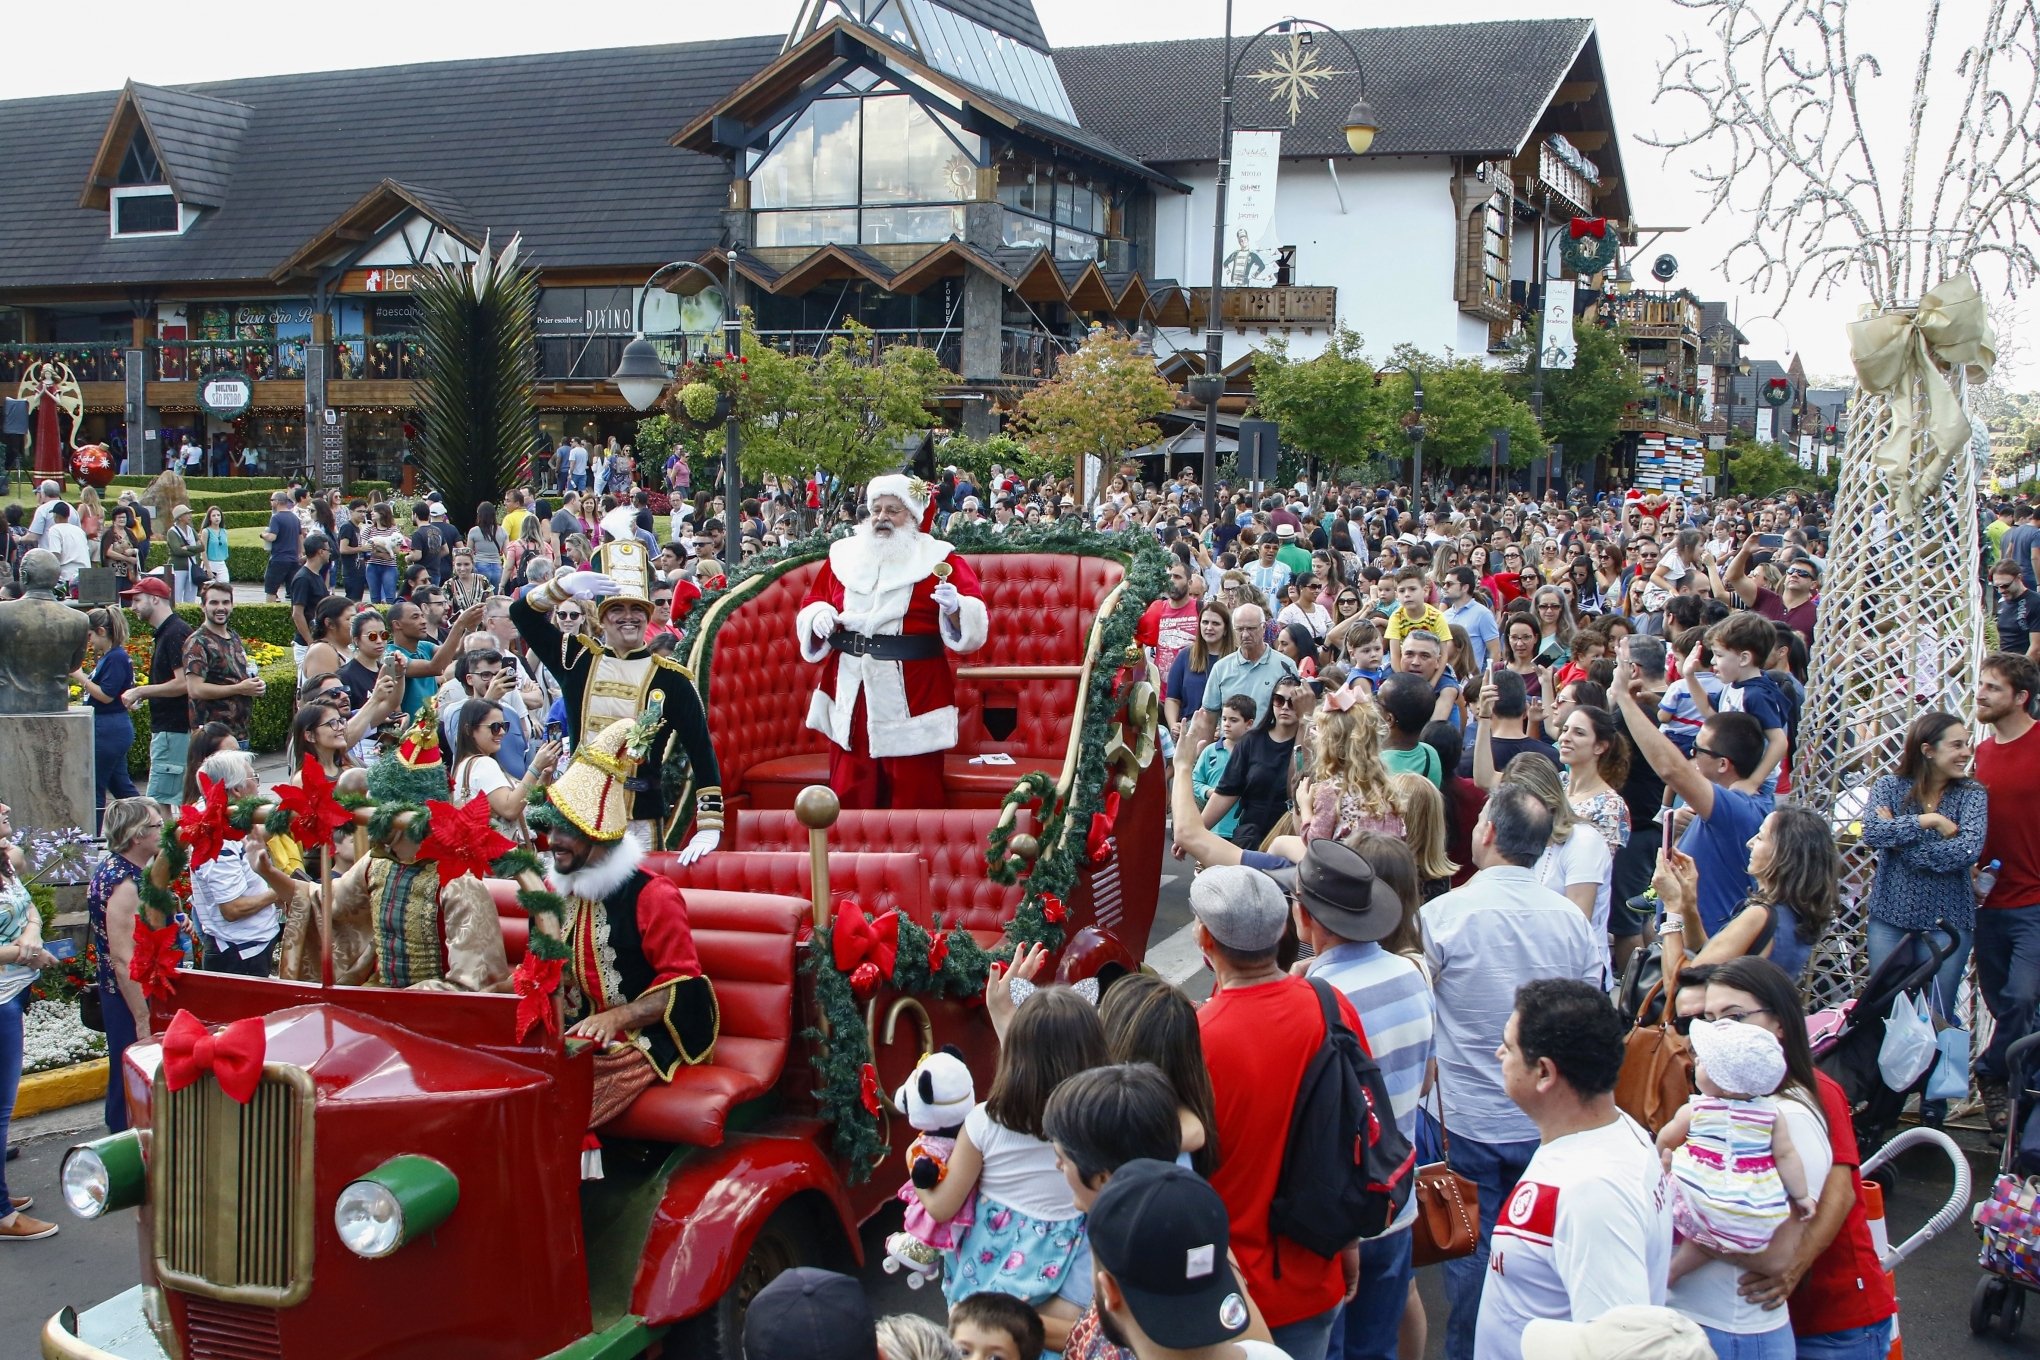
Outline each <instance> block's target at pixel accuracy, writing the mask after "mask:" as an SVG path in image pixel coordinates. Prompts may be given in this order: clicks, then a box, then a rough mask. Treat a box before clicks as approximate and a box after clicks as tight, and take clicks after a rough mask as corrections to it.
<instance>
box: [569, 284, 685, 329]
mask: <svg viewBox="0 0 2040 1360" xmlns="http://www.w3.org/2000/svg"><path fill="white" fill-rule="evenodd" d="M637 291H638V290H637V289H635V288H541V289H540V290H539V293H538V333H539V334H540V335H631V334H634V333H635V332H636V330H637ZM662 298H663V299H665V301H664V302H663V303H662V302H660V299H662ZM655 306H656V307H657V308H658V310H659V312H660V315H659V316H657V317H655V316H653V315H652V310H653V307H655ZM718 315H720V311H719V310H718ZM678 322H679V299H678V298H676V297H674V296H673V295H672V294H670V293H662V292H657V291H655V292H654V293H653V294H652V296H651V298H650V299H648V305H647V308H646V316H645V330H646V331H647V332H648V333H650V334H658V333H660V332H662V331H673V330H677V329H679V324H678Z"/></svg>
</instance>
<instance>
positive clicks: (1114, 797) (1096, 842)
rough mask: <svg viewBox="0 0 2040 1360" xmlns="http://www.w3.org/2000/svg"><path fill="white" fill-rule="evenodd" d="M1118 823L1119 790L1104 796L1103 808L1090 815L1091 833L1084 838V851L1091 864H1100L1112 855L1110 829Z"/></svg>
mask: <svg viewBox="0 0 2040 1360" xmlns="http://www.w3.org/2000/svg"><path fill="white" fill-rule="evenodd" d="M1118 821H1119V790H1117V789H1113V790H1111V791H1109V792H1108V793H1107V794H1106V795H1105V803H1104V806H1103V807H1102V808H1101V809H1100V810H1099V811H1097V812H1094V813H1092V814H1091V831H1090V834H1089V835H1088V836H1086V837H1085V838H1084V851H1085V853H1086V855H1087V856H1088V857H1089V858H1090V861H1091V863H1093V864H1102V863H1104V861H1105V857H1106V856H1107V855H1109V854H1111V853H1112V829H1113V827H1114V826H1115V825H1116V824H1117V823H1118Z"/></svg>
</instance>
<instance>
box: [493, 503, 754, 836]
mask: <svg viewBox="0 0 2040 1360" xmlns="http://www.w3.org/2000/svg"><path fill="white" fill-rule="evenodd" d="M604 525H605V532H613V533H615V535H616V537H615V538H614V539H613V540H612V541H610V542H607V543H604V544H603V545H602V547H601V549H600V550H599V551H598V552H597V553H596V557H595V560H596V563H597V565H598V566H599V567H600V570H597V571H573V572H566V573H563V574H561V575H559V576H555V577H553V578H552V579H551V580H549V581H545V582H542V583H540V584H539V585H537V586H534V587H533V588H532V589H530V590H528V591H526V592H525V593H524V594H523V596H522V597H520V598H518V599H515V600H512V601H511V602H510V622H511V623H512V624H513V625H514V626H515V627H516V629H517V631H518V633H519V635H521V636H522V637H523V638H524V641H525V643H526V645H527V646H528V647H529V648H530V649H531V655H532V656H533V657H534V658H535V659H536V660H538V661H539V662H540V663H541V664H543V665H544V666H545V668H546V669H547V670H548V671H550V672H551V673H552V675H553V678H554V679H555V680H557V681H558V682H559V686H560V690H561V693H562V695H563V697H564V699H565V707H566V714H567V739H568V741H569V743H570V744H571V745H572V746H573V747H574V748H575V749H577V750H578V749H579V748H580V746H581V743H582V742H584V741H586V740H587V739H588V737H589V736H591V735H592V734H594V733H596V732H600V731H602V730H603V729H604V728H605V727H607V726H608V725H609V724H611V723H613V722H616V721H618V720H619V719H621V720H623V721H626V722H628V721H630V720H632V719H635V718H636V717H637V716H638V715H639V714H641V713H643V712H644V711H645V710H646V708H647V707H648V706H650V705H651V703H652V702H653V701H654V700H657V701H658V704H659V708H660V712H661V713H662V714H663V716H664V721H663V722H662V723H661V724H660V726H659V729H658V734H657V735H656V736H655V737H654V738H653V740H652V746H651V749H650V750H649V751H648V752H647V753H646V755H645V758H644V763H643V767H642V773H641V774H638V775H633V776H632V777H631V779H630V780H629V782H628V783H627V784H626V785H625V786H623V787H622V788H620V789H619V790H618V793H619V794H620V795H621V796H622V798H623V799H624V801H625V804H626V806H627V807H628V816H627V820H628V821H630V822H632V823H634V824H635V823H642V824H643V825H644V830H645V836H646V844H647V845H659V846H666V845H671V844H672V843H673V842H674V839H675V838H676V837H677V836H678V834H679V833H680V831H681V829H682V828H683V827H684V826H685V825H686V816H687V810H688V805H689V802H690V800H691V802H692V805H693V811H694V836H693V838H692V839H691V840H689V841H688V842H687V847H686V849H685V850H683V851H682V852H681V855H680V860H681V863H683V864H692V863H693V862H694V861H695V860H697V859H699V858H701V857H702V856H703V855H705V854H707V853H708V852H709V851H711V850H713V849H715V847H716V846H717V845H718V844H719V843H720V842H721V840H722V775H721V774H720V773H719V772H718V771H717V768H716V760H715V747H714V745H713V744H712V743H711V742H710V741H709V739H708V715H707V713H706V712H705V711H704V710H703V708H702V704H701V692H700V691H699V690H697V689H696V688H695V687H694V676H693V673H692V672H690V671H689V670H688V669H687V668H686V667H685V666H683V665H681V664H680V663H679V662H677V661H675V660H673V658H671V657H669V656H660V655H658V654H657V653H655V652H653V651H652V650H651V649H650V648H649V646H647V644H646V640H645V634H646V630H647V629H649V628H650V627H651V622H652V600H651V594H650V588H651V580H652V567H651V559H650V558H649V557H647V556H646V554H645V547H644V544H642V543H640V542H638V541H637V539H636V538H635V537H634V536H632V534H631V530H630V529H629V527H628V512H627V511H625V510H617V511H615V512H612V514H611V516H610V518H609V519H607V520H605V521H604ZM610 526H614V527H613V528H611V527H610ZM569 597H573V598H576V599H582V600H591V601H596V600H599V602H598V603H596V604H595V605H594V610H595V616H596V619H597V620H598V621H599V623H600V626H601V634H602V636H601V638H600V639H599V640H598V639H596V638H594V637H591V636H589V635H588V634H586V633H579V632H576V633H562V632H561V631H560V629H559V625H558V624H556V623H554V622H553V620H552V612H553V610H555V609H557V608H558V607H559V605H560V602H561V601H562V600H565V599H567V598H569Z"/></svg>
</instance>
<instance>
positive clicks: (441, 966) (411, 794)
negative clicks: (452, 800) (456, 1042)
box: [277, 700, 510, 992]
mask: <svg viewBox="0 0 2040 1360" xmlns="http://www.w3.org/2000/svg"><path fill="white" fill-rule="evenodd" d="M368 793H369V797H370V798H372V799H374V801H375V804H376V806H377V808H379V809H383V810H384V811H385V816H384V817H383V818H379V819H378V822H373V823H371V826H373V827H379V829H380V830H381V835H380V836H379V837H376V838H375V839H376V842H377V843H376V844H374V846H373V847H372V849H371V851H370V853H369V854H367V855H364V856H363V857H362V858H361V859H359V860H356V861H355V863H354V867H353V868H351V869H349V870H348V871H347V872H346V873H344V874H342V875H341V876H340V877H339V878H338V879H336V880H334V883H333V978H334V980H335V981H336V982H338V983H340V984H341V985H342V986H347V987H410V988H415V989H417V990H419V991H432V992H507V991H509V990H510V961H509V959H508V958H507V957H506V956H505V954H504V952H503V926H502V922H501V921H500V920H499V919H498V917H497V915H496V904H495V902H494V901H493V900H492V899H491V898H490V896H489V890H488V888H487V887H485V886H484V885H483V883H482V880H481V879H479V878H476V877H475V876H474V875H472V874H467V875H463V876H462V877H459V878H456V879H454V880H453V881H452V882H450V883H444V884H442V883H441V882H440V881H439V866H438V864H436V863H435V862H433V861H431V860H421V859H420V858H419V857H418V856H419V848H420V845H421V843H422V838H421V837H420V836H419V835H418V833H417V829H416V828H417V822H416V821H415V820H413V819H397V818H391V817H388V816H387V814H388V812H389V811H390V810H403V809H405V808H420V809H422V808H423V807H424V805H425V804H426V802H427V801H428V800H433V799H437V800H441V801H444V800H445V799H446V798H447V797H448V796H449V794H450V793H451V789H450V787H449V786H448V784H447V780H446V765H445V763H444V762H443V761H442V760H441V759H440V758H439V705H438V702H437V701H436V700H435V701H433V702H430V703H427V704H426V705H425V707H424V708H423V709H422V710H421V711H420V712H419V714H418V717H417V719H416V720H415V721H414V722H413V723H412V725H411V728H410V730H409V731H407V732H405V733H404V738H403V740H402V741H401V742H400V743H399V744H398V746H397V749H396V750H394V751H392V752H390V753H389V754H387V755H385V756H383V757H382V758H381V759H379V760H377V761H376V763H375V764H374V765H373V766H372V767H371V768H370V769H369V772H368ZM385 822H386V823H387V824H386V825H382V823H385ZM318 896H319V889H318V885H317V884H308V885H306V886H305V887H304V888H303V889H302V890H300V891H299V892H298V894H297V896H296V898H295V899H294V900H293V901H292V903H291V907H290V911H289V914H288V915H287V916H286V917H285V919H284V924H283V935H282V942H281V945H280V946H279V948H278V950H277V976H279V977H282V978H287V979H291V980H293V981H298V982H317V981H318V980H319V952H320V951H319V911H318Z"/></svg>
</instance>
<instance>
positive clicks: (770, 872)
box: [645, 842, 934, 977]
mask: <svg viewBox="0 0 2040 1360" xmlns="http://www.w3.org/2000/svg"><path fill="white" fill-rule="evenodd" d="M679 858H680V857H679V856H678V855H676V854H671V853H660V854H655V855H648V856H646V857H645V869H646V871H647V872H650V873H661V874H664V875H666V877H668V878H670V879H672V880H673V881H674V882H676V883H678V884H679V885H680V887H681V889H682V890H683V891H684V892H686V893H687V894H688V899H687V900H688V901H689V903H692V902H693V900H694V897H693V894H694V893H695V891H696V890H697V889H701V888H717V889H721V890H723V891H725V892H757V893H771V894H773V895H774V896H778V897H798V898H800V899H802V900H803V901H812V899H811V898H810V897H809V896H808V894H809V883H808V853H807V849H806V846H805V842H803V845H802V849H801V850H800V852H799V853H798V854H795V853H793V852H792V851H751V852H742V851H735V850H723V851H718V852H717V853H715V854H713V855H709V856H707V857H705V858H703V859H699V860H696V861H695V862H694V863H692V864H689V865H685V866H683V865H681V864H679V863H677V861H678V860H679ZM829 895H830V896H831V897H836V898H843V897H854V898H856V899H857V901H858V903H859V904H860V905H862V906H863V907H864V909H865V910H866V911H869V912H872V913H874V914H875V913H878V912H882V911H894V910H897V911H898V912H899V913H900V914H901V915H902V916H905V917H907V918H909V919H910V920H914V921H919V922H920V923H922V924H923V925H926V924H927V923H928V919H929V917H930V915H931V914H932V912H933V910H934V908H933V907H932V906H931V905H930V897H929V883H928V861H927V860H925V859H923V858H922V857H921V856H920V855H918V854H878V853H869V852H867V853H864V854H854V855H852V854H832V855H830V856H829ZM709 976H710V977H714V976H715V975H714V974H713V973H711V974H709Z"/></svg>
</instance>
